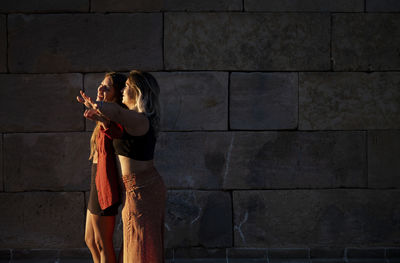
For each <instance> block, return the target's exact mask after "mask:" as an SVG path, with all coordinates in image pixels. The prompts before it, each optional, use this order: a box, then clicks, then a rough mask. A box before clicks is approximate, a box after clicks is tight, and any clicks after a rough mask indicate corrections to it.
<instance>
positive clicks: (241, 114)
mask: <svg viewBox="0 0 400 263" xmlns="http://www.w3.org/2000/svg"><path fill="white" fill-rule="evenodd" d="M229 98H230V104H229V107H230V109H229V110H230V128H231V129H244V130H263V129H294V128H296V127H297V116H298V114H297V110H298V74H297V73H232V75H231V81H230V96H229Z"/></svg>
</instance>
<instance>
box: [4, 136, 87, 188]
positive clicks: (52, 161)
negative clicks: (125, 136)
mask: <svg viewBox="0 0 400 263" xmlns="http://www.w3.org/2000/svg"><path fill="white" fill-rule="evenodd" d="M88 158H89V133H39V134H38V133H29V134H26V133H25V134H24V133H16V134H6V135H4V184H5V191H27V190H52V191H60V190H68V191H71V190H73V191H74V190H79V191H83V190H87V189H89V188H90V171H91V170H90V169H91V167H90V161H89V160H88Z"/></svg>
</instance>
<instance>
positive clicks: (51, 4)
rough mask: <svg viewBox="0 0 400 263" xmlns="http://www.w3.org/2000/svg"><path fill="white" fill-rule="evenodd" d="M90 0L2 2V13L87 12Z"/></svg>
mask: <svg viewBox="0 0 400 263" xmlns="http://www.w3.org/2000/svg"><path fill="white" fill-rule="evenodd" d="M87 11H89V1H88V0H57V1H54V0H40V1H32V0H2V2H1V6H0V12H1V13H46V12H47V13H54V12H87Z"/></svg>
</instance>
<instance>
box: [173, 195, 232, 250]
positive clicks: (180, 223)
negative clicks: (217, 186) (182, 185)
mask: <svg viewBox="0 0 400 263" xmlns="http://www.w3.org/2000/svg"><path fill="white" fill-rule="evenodd" d="M165 227H166V231H165V241H166V247H188V246H189V247H190V246H202V247H213V248H217V247H230V246H232V206H231V197H230V194H229V193H227V192H217V191H176V190H175V191H168V201H167V211H166V220H165Z"/></svg>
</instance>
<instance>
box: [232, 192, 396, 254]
mask: <svg viewBox="0 0 400 263" xmlns="http://www.w3.org/2000/svg"><path fill="white" fill-rule="evenodd" d="M399 198H400V191H398V190H384V191H379V190H367V189H364V190H361V189H351V190H350V189H349V190H346V189H337V190H333V189H332V190H281V191H271V190H269V191H256V190H253V191H234V192H233V206H234V207H235V210H234V230H235V233H234V237H235V246H243V247H248V246H259V247H269V246H282V247H285V246H286V247H293V246H299V245H301V246H314V245H323V246H326V245H328V246H329V245H342V246H356V245H361V244H368V245H370V246H371V247H377V246H382V245H383V244H393V245H394V244H399V243H400V239H399V236H400V227H399V225H400V220H399V218H400V214H399V211H400V210H399V209H400V204H399V202H398V200H399Z"/></svg>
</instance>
